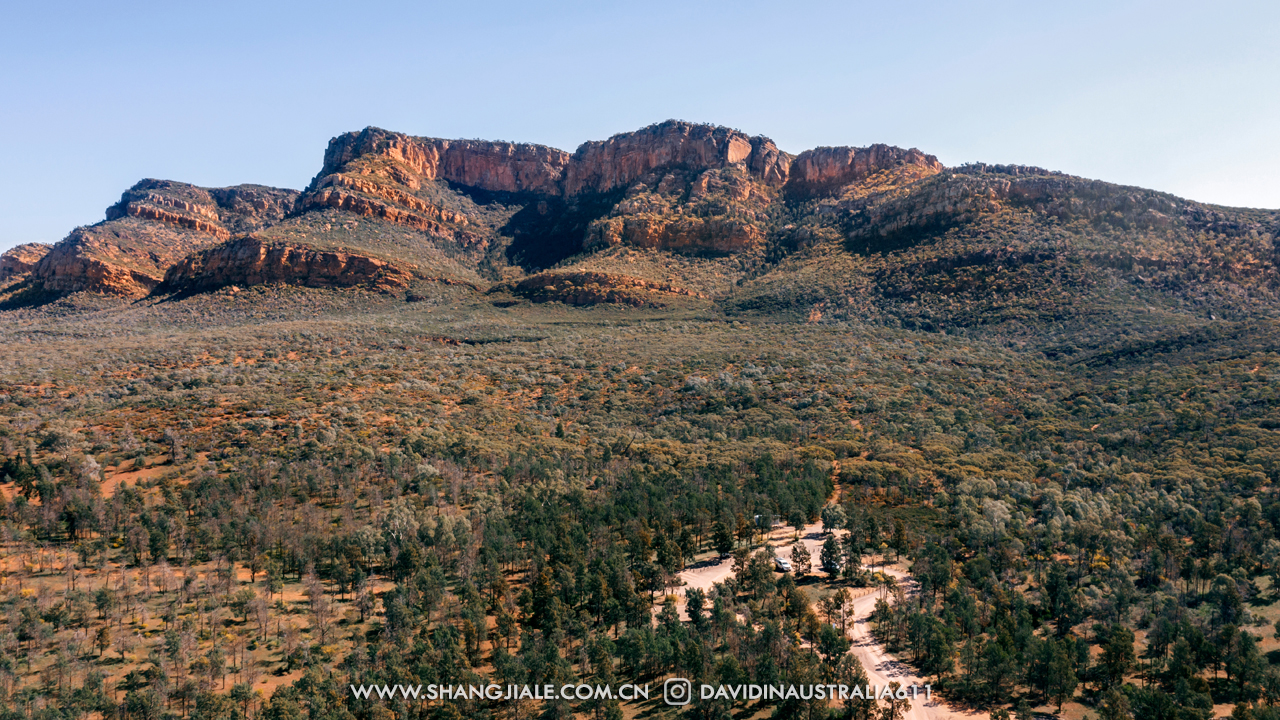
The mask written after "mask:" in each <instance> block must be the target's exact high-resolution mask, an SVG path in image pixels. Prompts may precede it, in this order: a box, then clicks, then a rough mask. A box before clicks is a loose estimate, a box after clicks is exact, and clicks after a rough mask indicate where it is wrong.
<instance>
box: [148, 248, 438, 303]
mask: <svg viewBox="0 0 1280 720" xmlns="http://www.w3.org/2000/svg"><path fill="white" fill-rule="evenodd" d="M412 279H413V275H412V273H411V272H410V271H409V270H408V269H406V268H402V267H399V266H397V265H395V264H393V263H390V262H387V261H385V260H378V259H376V258H372V257H368V256H365V255H359V254H355V253H350V252H341V251H334V250H322V249H317V248H313V247H307V246H305V245H289V244H277V243H267V242H264V241H263V240H262V239H260V238H256V237H253V236H251V235H249V236H244V237H240V238H236V239H234V240H232V241H230V242H227V243H223V244H221V245H219V246H217V247H215V248H210V249H207V250H202V251H200V252H197V253H194V254H192V255H189V256H187V257H186V258H184V259H183V260H182V261H181V262H179V263H178V264H177V265H174V266H173V267H172V268H170V269H169V271H168V272H167V273H165V277H164V283H163V284H162V285H161V286H160V287H159V288H158V291H159V292H202V291H208V290H216V289H218V288H220V287H225V286H227V285H260V284H263V283H288V284H293V285H304V286H307V287H355V286H365V287H369V288H372V289H377V290H382V291H391V290H396V289H403V288H407V287H408V286H409V282H410V280H412Z"/></svg>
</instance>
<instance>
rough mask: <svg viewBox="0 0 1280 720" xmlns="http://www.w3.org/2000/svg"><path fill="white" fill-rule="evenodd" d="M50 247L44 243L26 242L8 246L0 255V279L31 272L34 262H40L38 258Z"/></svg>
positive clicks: (50, 246) (47, 251)
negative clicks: (11, 246)
mask: <svg viewBox="0 0 1280 720" xmlns="http://www.w3.org/2000/svg"><path fill="white" fill-rule="evenodd" d="M52 247H53V246H52V245H45V244H44V243H27V244H25V245H18V246H17V247H13V248H9V249H8V250H6V251H5V252H4V254H3V255H0V281H4V280H9V279H11V278H14V277H17V276H18V275H26V274H27V273H29V272H31V270H32V269H33V268H35V266H36V263H37V262H40V258H42V257H44V256H45V255H47V254H48V253H49V250H50V249H52Z"/></svg>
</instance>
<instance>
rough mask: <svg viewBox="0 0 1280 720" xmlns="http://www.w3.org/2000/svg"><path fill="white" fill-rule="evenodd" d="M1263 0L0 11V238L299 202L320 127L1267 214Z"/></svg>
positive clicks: (1279, 201)
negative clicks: (1016, 168) (144, 209)
mask: <svg viewBox="0 0 1280 720" xmlns="http://www.w3.org/2000/svg"><path fill="white" fill-rule="evenodd" d="M1278 40H1280V3H1277V2H1275V1H1274V0H1266V1H1261V0H1260V1H1256V2H1230V1H1229V0H1228V1H1220V2H1216V3H1207V2H1176V1H1175V2H1169V1H1163V2H1156V1H1130V0H1108V1H1106V2H1092V1H1076V2H1057V3H1049V2H1034V1H1032V2H1027V1H1026V0H1020V1H1019V2H996V1H990V2H927V1H923V0H919V1H913V0H892V1H887V2H841V3H827V2H805V1H804V0H792V1H791V2H785V3H763V2H748V1H744V0H737V1H735V2H697V1H696V0H683V1H681V2H667V1H666V0H645V1H643V2H625V3H623V2H601V1H600V0H594V1H591V2H557V3H551V2H538V1H536V0H524V1H519V2H514V1H503V2H487V1H479V0H472V1H471V2H452V3H433V2H376V1H369V0H366V1H365V2H342V3H332V2H325V1H323V0H312V1H311V2H306V3H271V2H264V1H263V0H255V1H254V2H240V1H238V0H230V1H227V0H224V1H223V2H217V3H213V2H203V3H191V2H174V1H173V0H167V1H165V2H129V1H127V0H122V1H121V2H111V3H102V2H87V1H86V2H63V1H58V0H48V1H46V2H40V3H37V2H7V3H4V4H3V5H2V6H0V133H2V135H0V137H3V138H4V140H3V151H4V152H3V169H2V170H0V250H2V249H4V248H7V247H10V246H12V245H15V244H18V243H21V242H29V241H45V242H53V241H56V240H59V239H61V238H62V237H63V236H65V235H66V234H67V232H68V231H69V230H71V229H72V228H73V227H75V226H76V225H82V224H90V223H94V222H97V221H99V220H101V219H102V217H103V210H104V209H105V208H106V207H107V206H108V205H110V204H112V203H113V202H115V201H116V200H117V199H119V196H120V193H121V192H122V191H124V190H125V189H126V188H127V187H128V186H130V185H132V184H133V183H134V182H136V181H137V180H139V179H141V178H144V177H157V178H167V179H173V180H183V181H187V182H192V183H195V184H198V185H205V186H223V185H233V184H236V183H241V182H255V183H262V184H267V185H276V186H281V187H292V188H301V187H302V186H304V185H306V184H307V182H308V181H309V180H310V179H311V177H312V175H314V174H315V172H316V171H317V170H318V169H319V168H320V162H321V159H322V156H323V152H324V148H325V144H326V143H327V142H328V140H329V138H331V137H333V136H334V135H336V134H338V133H341V132H344V131H347V130H356V129H360V128H362V127H365V126H367V125H377V126H380V127H385V128H388V129H392V130H398V131H402V132H407V133H412V134H416V135H431V136H437V137H467V138H484V139H493V140H516V141H525V142H537V143H543V144H547V145H553V146H556V147H560V148H564V149H567V150H572V149H573V148H575V147H577V145H578V144H579V143H581V142H583V141H585V140H596V139H603V138H606V137H608V136H609V135H611V134H614V133H617V132H623V131H627V130H634V129H636V128H639V127H642V126H644V125H647V124H650V123H653V122H658V121H661V120H665V119H668V118H679V119H684V120H691V121H697V122H709V123H716V124H720V125H728V126H730V127H736V128H739V129H741V130H744V131H746V132H748V133H751V134H761V135H766V136H768V137H771V138H773V139H774V140H775V141H776V142H777V143H778V145H779V146H780V147H781V148H782V149H784V150H787V151H789V152H793V153H798V152H800V151H802V150H805V149H807V148H810V147H814V146H817V145H869V144H871V143H876V142H884V143H890V144H894V145H902V146H907V147H918V148H920V149H921V150H924V151H926V152H929V153H933V154H935V155H937V156H938V158H939V159H940V160H942V161H943V162H944V163H946V164H948V165H957V164H960V163H964V162H970V161H986V162H1001V163H1021V164H1028V165H1040V166H1043V167H1048V168H1051V169H1055V170H1063V171H1066V172H1070V173H1073V174H1077V175H1083V176H1086V177H1093V178H1100V179H1104V180H1109V181H1113V182H1118V183H1124V184H1131V185H1140V186H1143V187H1150V188H1156V189H1159V190H1166V191H1169V192H1172V193H1175V194H1177V195H1181V196H1183V197H1188V198H1192V199H1195V200H1202V201H1206V202H1215V203H1220V204H1226V205H1239V206H1250V207H1268V208H1276V207H1280V41H1278Z"/></svg>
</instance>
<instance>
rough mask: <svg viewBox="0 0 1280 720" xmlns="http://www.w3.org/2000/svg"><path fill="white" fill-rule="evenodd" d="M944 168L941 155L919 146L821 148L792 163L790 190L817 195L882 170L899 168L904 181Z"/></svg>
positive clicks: (804, 153) (933, 173)
mask: <svg viewBox="0 0 1280 720" xmlns="http://www.w3.org/2000/svg"><path fill="white" fill-rule="evenodd" d="M944 169H945V167H944V166H943V164H942V163H940V162H938V158H936V157H934V156H932V155H926V154H924V153H922V152H920V151H919V150H916V149H915V148H912V149H910V150H904V149H902V148H899V147H892V146H890V145H872V146H870V147H865V148H854V147H820V148H814V149H813V150H806V151H804V152H802V153H800V155H799V156H797V157H796V159H795V162H793V163H792V164H791V173H790V178H789V180H788V182H787V192H788V194H792V195H805V196H813V195H816V194H819V193H822V192H831V191H833V190H835V189H838V188H840V187H843V186H845V185H850V184H853V183H856V182H859V181H862V180H864V179H866V178H868V177H870V176H872V175H874V174H876V173H878V172H882V171H887V170H898V171H899V172H898V173H896V175H897V179H898V180H899V182H901V181H914V180H920V179H922V178H926V177H929V176H930V175H936V174H937V173H940V172H942V171H943V170H944ZM902 171H905V173H904V172H902Z"/></svg>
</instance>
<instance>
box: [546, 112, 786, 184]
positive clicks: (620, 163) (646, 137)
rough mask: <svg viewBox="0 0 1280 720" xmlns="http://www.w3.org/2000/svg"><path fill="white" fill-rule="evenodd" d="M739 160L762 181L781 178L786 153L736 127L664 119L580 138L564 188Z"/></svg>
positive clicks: (620, 181)
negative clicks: (589, 138)
mask: <svg viewBox="0 0 1280 720" xmlns="http://www.w3.org/2000/svg"><path fill="white" fill-rule="evenodd" d="M737 163H742V164H743V165H744V166H745V167H746V169H747V171H748V173H749V174H750V175H751V176H752V177H753V178H754V179H756V180H757V181H758V182H761V183H763V184H765V185H782V184H783V183H784V182H786V180H787V171H788V166H789V164H790V157H789V156H787V155H786V154H785V153H783V152H781V151H780V150H778V147H777V146H776V145H774V144H773V141H772V140H770V139H768V138H765V137H748V136H747V135H744V134H743V133H740V132H738V131H737V130H730V129H728V128H723V127H714V126H711V125H693V124H691V123H684V122H677V121H668V122H665V123H661V124H658V125H652V126H650V127H647V128H644V129H643V130H638V131H636V132H633V133H623V134H621V135H615V136H613V137H611V138H609V139H608V140H604V141H601V142H589V143H584V144H583V145H582V146H581V147H579V148H578V151H577V152H575V153H574V154H573V161H572V162H571V163H570V165H569V169H568V172H567V173H566V175H565V182H564V194H565V195H577V194H579V193H583V192H606V191H609V190H613V189H615V188H619V187H626V186H628V185H630V184H631V183H632V182H634V181H635V180H637V179H639V178H641V177H643V176H644V175H646V174H648V173H650V172H652V171H653V170H655V169H658V168H663V167H669V166H679V167H684V168H688V169H691V170H710V169H716V168H724V167H728V166H730V165H734V164H737Z"/></svg>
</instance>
